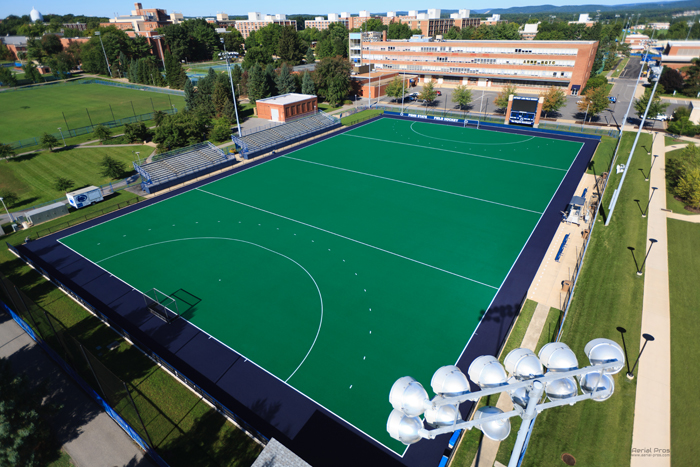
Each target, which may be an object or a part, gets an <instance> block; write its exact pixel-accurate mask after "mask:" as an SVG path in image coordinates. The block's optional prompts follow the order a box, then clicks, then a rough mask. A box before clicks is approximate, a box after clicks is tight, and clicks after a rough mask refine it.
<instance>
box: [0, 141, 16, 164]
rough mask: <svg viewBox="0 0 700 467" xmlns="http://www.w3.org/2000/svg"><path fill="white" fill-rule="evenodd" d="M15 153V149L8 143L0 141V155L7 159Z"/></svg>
mask: <svg viewBox="0 0 700 467" xmlns="http://www.w3.org/2000/svg"><path fill="white" fill-rule="evenodd" d="M14 155H15V150H14V149H12V146H10V145H9V144H2V143H0V157H1V158H3V159H6V160H8V161H9V159H10V157H12V156H14Z"/></svg>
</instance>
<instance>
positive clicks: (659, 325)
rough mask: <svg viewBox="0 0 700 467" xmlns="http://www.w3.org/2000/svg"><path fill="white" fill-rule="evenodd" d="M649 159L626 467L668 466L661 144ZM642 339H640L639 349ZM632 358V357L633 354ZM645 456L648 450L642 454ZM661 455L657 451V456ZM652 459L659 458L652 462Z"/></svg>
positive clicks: (665, 250) (667, 321)
mask: <svg viewBox="0 0 700 467" xmlns="http://www.w3.org/2000/svg"><path fill="white" fill-rule="evenodd" d="M652 154H656V155H658V156H659V157H658V160H657V161H656V163H655V164H654V167H653V168H652V170H651V174H650V178H649V194H650V195H651V192H652V190H651V187H658V188H659V189H658V190H656V193H655V195H654V198H653V199H652V201H651V204H650V205H649V214H648V216H649V218H648V220H647V244H646V245H645V249H646V248H648V246H649V239H650V238H653V239H656V240H657V241H658V244H656V245H654V247H652V251H651V252H650V253H649V257H648V258H647V261H646V266H645V268H644V277H643V278H641V277H640V278H639V280H644V300H643V304H642V333H650V334H652V335H653V336H654V338H655V341H654V342H649V344H648V345H647V348H646V350H644V355H642V357H641V359H640V360H639V370H638V371H637V374H636V378H637V396H636V399H635V405H634V431H633V433H632V460H631V463H630V466H631V467H646V466H650V467H666V466H670V465H671V455H670V453H671V307H670V301H669V286H668V242H667V232H666V217H667V212H666V211H664V210H663V209H666V188H665V187H666V180H665V173H666V172H665V168H666V147H665V141H664V138H656V140H655V141H654V145H653V148H652ZM643 344H644V339H643V338H641V336H640V350H641V345H643ZM632 355H636V354H635V353H634V352H633V353H632ZM646 450H650V451H648V452H646ZM659 450H661V451H659ZM655 453H660V454H661V455H660V456H658V457H656V456H654V454H655Z"/></svg>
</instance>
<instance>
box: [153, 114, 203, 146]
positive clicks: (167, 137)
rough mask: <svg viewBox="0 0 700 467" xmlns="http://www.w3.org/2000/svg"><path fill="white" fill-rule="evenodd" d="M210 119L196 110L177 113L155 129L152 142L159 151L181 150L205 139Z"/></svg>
mask: <svg viewBox="0 0 700 467" xmlns="http://www.w3.org/2000/svg"><path fill="white" fill-rule="evenodd" d="M210 123H211V118H210V117H209V116H208V115H206V114H205V113H203V112H199V111H198V110H195V111H190V110H186V111H184V112H178V113H176V114H174V115H169V116H167V117H166V118H165V119H164V120H163V123H162V124H161V125H160V126H159V127H158V128H156V134H155V136H154V137H153V142H155V143H157V144H158V149H159V150H160V151H165V150H171V149H176V148H183V147H185V146H191V145H193V144H197V143H201V142H202V141H205V140H206V139H207V136H208V134H209V130H208V127H209V125H210Z"/></svg>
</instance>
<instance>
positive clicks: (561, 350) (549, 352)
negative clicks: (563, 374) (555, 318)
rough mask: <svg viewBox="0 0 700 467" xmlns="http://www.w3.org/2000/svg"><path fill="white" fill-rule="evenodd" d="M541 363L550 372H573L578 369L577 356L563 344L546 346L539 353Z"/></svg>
mask: <svg viewBox="0 0 700 467" xmlns="http://www.w3.org/2000/svg"><path fill="white" fill-rule="evenodd" d="M539 357H540V361H541V362H542V365H544V366H545V368H547V369H548V370H549V371H571V370H576V369H578V360H577V359H576V354H574V352H573V351H572V350H571V349H570V348H569V346H568V345H566V344H564V343H563V342H550V343H549V344H545V345H544V346H543V347H542V348H541V349H540V353H539Z"/></svg>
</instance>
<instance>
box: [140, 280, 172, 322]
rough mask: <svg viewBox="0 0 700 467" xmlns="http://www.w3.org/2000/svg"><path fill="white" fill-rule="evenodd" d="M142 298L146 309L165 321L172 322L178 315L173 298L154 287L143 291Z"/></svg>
mask: <svg viewBox="0 0 700 467" xmlns="http://www.w3.org/2000/svg"><path fill="white" fill-rule="evenodd" d="M143 299H144V301H145V302H146V307H147V308H148V311H150V312H151V313H153V314H154V315H156V316H157V317H158V318H160V319H162V320H163V321H165V322H166V323H172V322H173V320H175V319H177V318H178V317H179V316H180V314H179V312H178V309H177V302H176V301H175V299H174V298H173V297H171V296H170V295H168V294H166V293H163V292H161V291H160V290H158V289H156V288H155V287H154V288H152V289H151V290H149V291H148V292H147V293H145V294H144V295H143Z"/></svg>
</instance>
